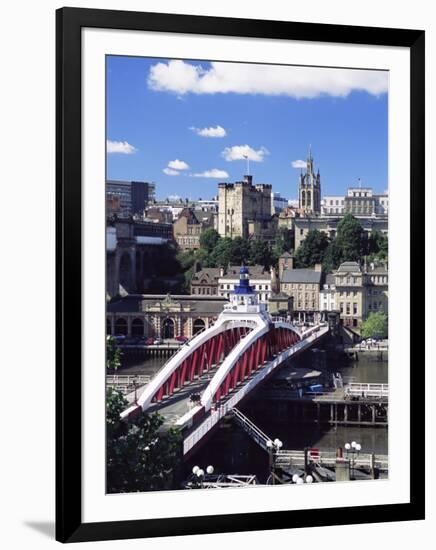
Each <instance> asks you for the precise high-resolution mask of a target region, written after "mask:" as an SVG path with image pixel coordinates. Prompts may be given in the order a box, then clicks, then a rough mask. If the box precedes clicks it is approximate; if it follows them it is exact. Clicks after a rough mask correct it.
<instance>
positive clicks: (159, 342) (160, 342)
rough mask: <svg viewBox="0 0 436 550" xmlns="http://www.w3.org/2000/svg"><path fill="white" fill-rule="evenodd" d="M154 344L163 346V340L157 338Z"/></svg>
mask: <svg viewBox="0 0 436 550" xmlns="http://www.w3.org/2000/svg"><path fill="white" fill-rule="evenodd" d="M153 344H154V345H155V346H158V345H159V344H162V340H161V339H160V338H155V339H154V340H153Z"/></svg>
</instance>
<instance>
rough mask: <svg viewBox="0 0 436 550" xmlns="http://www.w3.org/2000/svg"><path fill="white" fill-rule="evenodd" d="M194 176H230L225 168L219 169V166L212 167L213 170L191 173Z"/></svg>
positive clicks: (223, 177) (222, 177)
mask: <svg viewBox="0 0 436 550" xmlns="http://www.w3.org/2000/svg"><path fill="white" fill-rule="evenodd" d="M191 176H192V177H194V178H221V179H225V178H228V177H229V175H228V173H227V172H226V171H225V170H218V168H212V169H211V170H205V171H204V172H201V173H199V174H191Z"/></svg>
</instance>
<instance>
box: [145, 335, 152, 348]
mask: <svg viewBox="0 0 436 550" xmlns="http://www.w3.org/2000/svg"><path fill="white" fill-rule="evenodd" d="M153 343H154V338H153V337H152V336H149V337H148V338H147V339H146V340H145V345H146V346H152V345H153Z"/></svg>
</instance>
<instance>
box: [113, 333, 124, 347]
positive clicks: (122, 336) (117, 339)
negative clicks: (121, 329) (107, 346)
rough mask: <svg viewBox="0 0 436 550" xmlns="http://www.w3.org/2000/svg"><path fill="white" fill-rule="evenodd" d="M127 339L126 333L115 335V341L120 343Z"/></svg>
mask: <svg viewBox="0 0 436 550" xmlns="http://www.w3.org/2000/svg"><path fill="white" fill-rule="evenodd" d="M125 339H126V336H125V335H124V334H116V335H115V336H114V340H115V343H116V344H118V345H120V344H124V341H125Z"/></svg>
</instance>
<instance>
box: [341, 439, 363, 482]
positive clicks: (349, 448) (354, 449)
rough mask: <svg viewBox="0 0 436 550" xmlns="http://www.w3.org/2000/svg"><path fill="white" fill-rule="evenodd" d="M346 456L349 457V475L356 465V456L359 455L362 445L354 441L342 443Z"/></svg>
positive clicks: (352, 472)
mask: <svg viewBox="0 0 436 550" xmlns="http://www.w3.org/2000/svg"><path fill="white" fill-rule="evenodd" d="M344 448H345V452H346V457H347V458H350V467H351V477H353V475H354V466H355V465H356V460H357V457H358V456H359V453H360V450H361V449H362V445H361V444H360V443H357V442H356V441H352V442H351V443H345V445H344Z"/></svg>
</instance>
